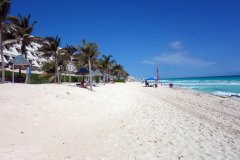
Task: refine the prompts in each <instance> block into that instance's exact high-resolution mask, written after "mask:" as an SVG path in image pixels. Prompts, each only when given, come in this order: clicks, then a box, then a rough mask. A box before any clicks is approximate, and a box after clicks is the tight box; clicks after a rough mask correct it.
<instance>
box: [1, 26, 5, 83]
mask: <svg viewBox="0 0 240 160" xmlns="http://www.w3.org/2000/svg"><path fill="white" fill-rule="evenodd" d="M0 47H1V59H2V84H4V83H5V68H4V59H3V46H2V22H1V23H0Z"/></svg>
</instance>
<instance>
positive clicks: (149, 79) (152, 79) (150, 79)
mask: <svg viewBox="0 0 240 160" xmlns="http://www.w3.org/2000/svg"><path fill="white" fill-rule="evenodd" d="M145 80H146V81H155V80H156V79H154V78H148V79H145Z"/></svg>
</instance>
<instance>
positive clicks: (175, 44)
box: [168, 41, 182, 49]
mask: <svg viewBox="0 0 240 160" xmlns="http://www.w3.org/2000/svg"><path fill="white" fill-rule="evenodd" d="M168 46H169V47H170V48H172V49H182V41H175V42H172V43H169V44H168Z"/></svg>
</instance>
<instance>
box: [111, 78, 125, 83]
mask: <svg viewBox="0 0 240 160" xmlns="http://www.w3.org/2000/svg"><path fill="white" fill-rule="evenodd" d="M113 81H114V82H123V83H125V80H124V79H114V80H113Z"/></svg>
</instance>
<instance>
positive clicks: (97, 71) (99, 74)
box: [95, 70, 103, 76]
mask: <svg viewBox="0 0 240 160" xmlns="http://www.w3.org/2000/svg"><path fill="white" fill-rule="evenodd" d="M95 73H96V74H97V75H98V76H102V75H103V74H102V73H101V72H100V71H99V70H96V71H95Z"/></svg>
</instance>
